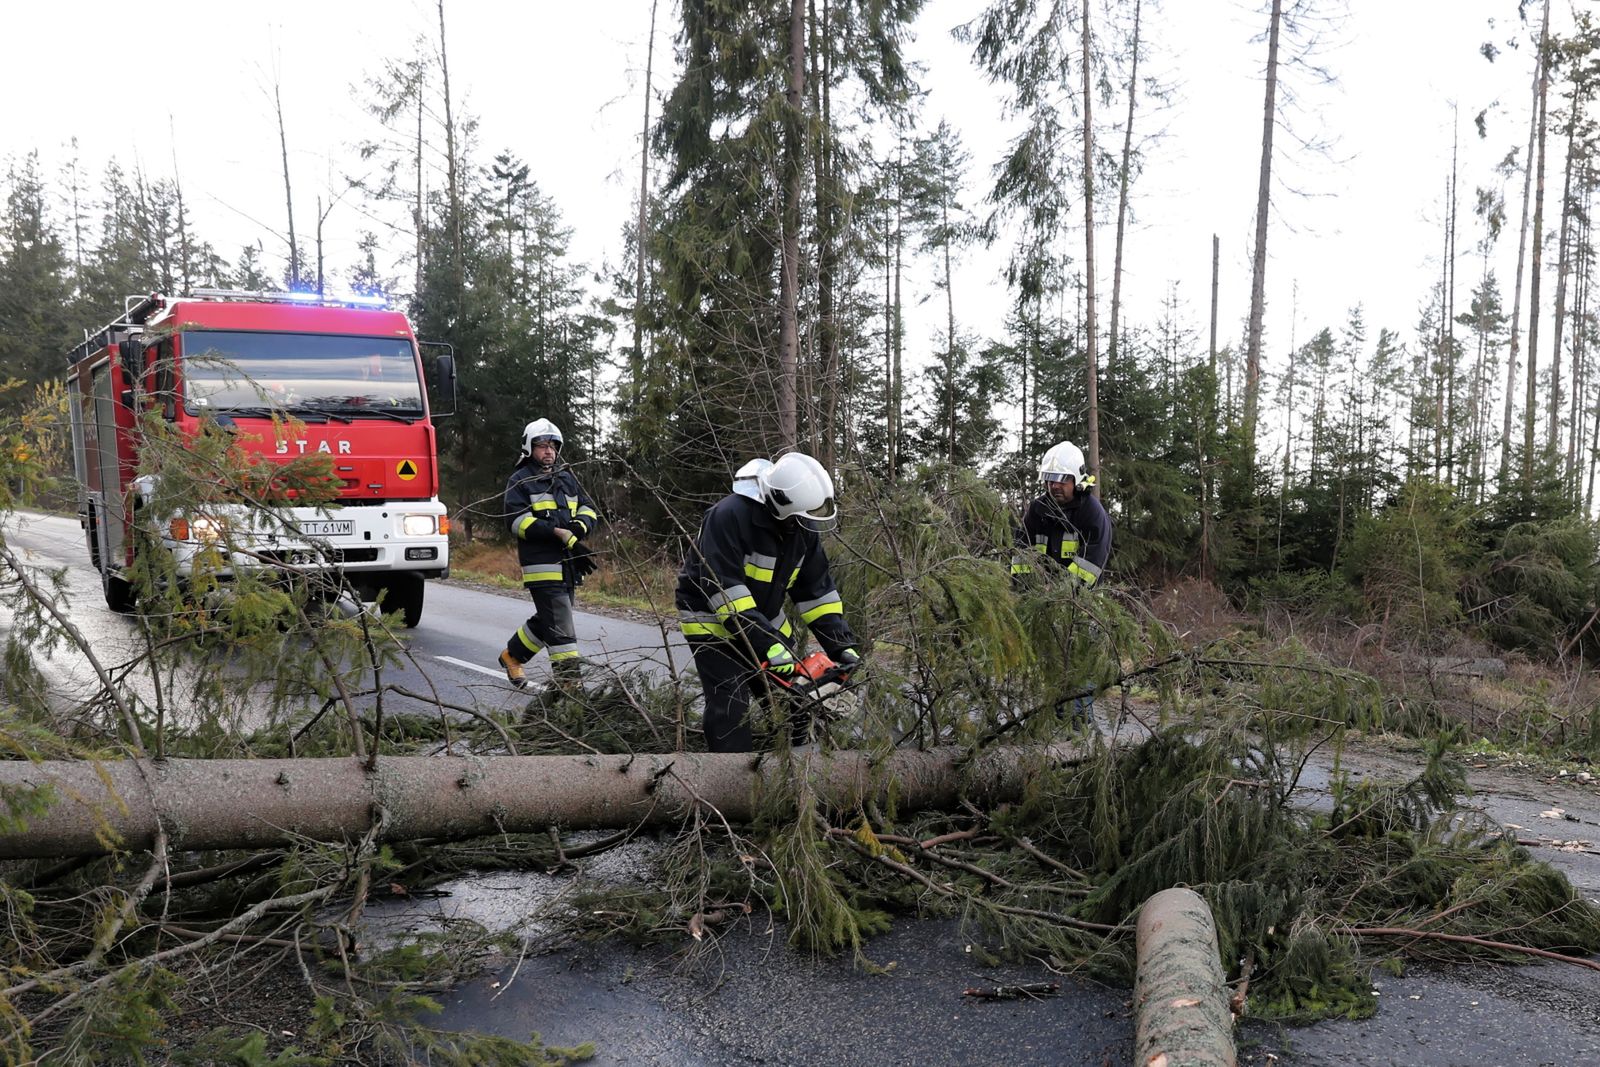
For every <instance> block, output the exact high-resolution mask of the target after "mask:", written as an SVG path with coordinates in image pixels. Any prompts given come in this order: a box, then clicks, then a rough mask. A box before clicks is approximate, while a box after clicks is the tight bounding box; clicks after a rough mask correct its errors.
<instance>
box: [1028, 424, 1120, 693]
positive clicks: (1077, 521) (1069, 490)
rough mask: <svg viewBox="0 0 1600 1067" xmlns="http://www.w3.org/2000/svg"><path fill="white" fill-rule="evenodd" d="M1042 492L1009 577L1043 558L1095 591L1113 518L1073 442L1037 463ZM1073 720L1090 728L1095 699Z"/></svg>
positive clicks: (1064, 443) (1108, 553)
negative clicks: (1101, 499) (1098, 495)
mask: <svg viewBox="0 0 1600 1067" xmlns="http://www.w3.org/2000/svg"><path fill="white" fill-rule="evenodd" d="M1039 477H1040V479H1041V480H1042V481H1043V483H1044V492H1043V493H1042V494H1041V495H1040V496H1037V497H1035V498H1034V499H1033V500H1032V501H1031V502H1030V503H1029V504H1028V509H1027V511H1025V512H1024V513H1023V516H1022V526H1021V527H1020V528H1018V530H1017V547H1018V549H1019V552H1020V555H1019V557H1018V559H1017V560H1016V561H1015V562H1014V563H1013V564H1012V565H1011V572H1012V574H1014V575H1016V574H1028V573H1031V572H1032V571H1033V561H1034V560H1035V559H1036V558H1037V557H1039V556H1043V557H1044V559H1045V560H1048V561H1049V562H1048V563H1047V564H1046V565H1047V566H1049V567H1052V568H1061V569H1062V570H1064V571H1065V572H1066V574H1067V576H1068V580H1069V581H1071V582H1073V583H1074V584H1076V585H1079V586H1081V587H1083V588H1089V587H1092V586H1094V584H1095V583H1096V582H1098V581H1099V580H1100V576H1101V574H1102V573H1103V572H1104V570H1105V565H1106V560H1107V559H1109V558H1110V556H1111V518H1110V516H1108V515H1107V514H1106V509H1105V507H1104V506H1103V505H1102V504H1101V503H1100V499H1099V498H1098V497H1096V496H1095V495H1094V493H1093V492H1091V490H1092V489H1093V487H1094V482H1095V477H1094V475H1093V474H1090V473H1088V470H1087V466H1086V464H1085V463H1084V459H1083V450H1082V449H1081V448H1079V447H1078V446H1077V445H1075V444H1073V443H1072V442H1071V441H1062V442H1061V443H1060V444H1058V445H1055V446H1053V447H1052V448H1051V449H1050V450H1049V451H1048V452H1046V453H1045V454H1044V456H1043V458H1041V459H1040V460H1039ZM1073 704H1074V712H1075V717H1076V718H1077V719H1079V720H1081V721H1083V722H1084V723H1086V724H1088V723H1092V721H1093V714H1094V697H1093V695H1092V694H1091V695H1089V696H1083V697H1079V698H1078V699H1076V700H1075V701H1073Z"/></svg>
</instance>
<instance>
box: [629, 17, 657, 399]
mask: <svg viewBox="0 0 1600 1067" xmlns="http://www.w3.org/2000/svg"><path fill="white" fill-rule="evenodd" d="M656 6H657V5H656V0H650V40H649V41H648V42H647V43H646V45H645V53H644V123H643V127H642V129H641V130H640V133H639V223H638V230H637V231H636V233H635V237H634V243H635V245H636V246H637V247H636V251H637V252H638V263H637V264H636V266H635V269H634V277H633V351H632V353H630V355H629V357H628V358H629V365H628V370H629V373H630V374H631V376H632V381H631V382H630V383H629V386H628V388H629V391H630V393H631V395H632V398H633V403H634V404H638V402H639V397H640V396H641V395H642V394H643V388H642V385H643V382H644V286H645V277H644V265H645V253H646V249H647V248H648V247H649V232H650V90H651V81H650V79H651V75H652V73H653V72H654V70H655V60H656Z"/></svg>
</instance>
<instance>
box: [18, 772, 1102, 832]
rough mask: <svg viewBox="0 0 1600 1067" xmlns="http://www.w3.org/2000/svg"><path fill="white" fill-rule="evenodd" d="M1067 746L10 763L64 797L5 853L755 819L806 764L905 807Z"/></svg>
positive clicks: (1015, 786) (1004, 789)
mask: <svg viewBox="0 0 1600 1067" xmlns="http://www.w3.org/2000/svg"><path fill="white" fill-rule="evenodd" d="M1073 754H1074V751H1073V750H1071V749H1069V748H1066V747H1060V748H1051V749H1043V748H995V749H993V750H991V751H989V752H986V753H983V754H981V755H979V756H977V757H973V756H972V755H971V753H970V752H969V751H968V750H966V749H962V748H955V747H949V748H939V749H933V750H930V751H926V752H921V751H915V750H896V751H894V752H892V753H889V754H888V755H887V756H885V757H883V758H881V759H878V760H877V761H874V759H873V757H872V756H871V755H870V754H867V753H862V752H836V753H832V754H829V755H814V756H808V757H803V758H800V759H796V760H793V761H785V760H778V759H775V758H773V757H770V756H769V757H766V758H759V759H758V758H757V757H755V756H752V755H750V754H748V753H688V752H680V753H673V754H670V755H633V756H623V755H590V756H493V757H467V758H458V757H448V756H447V757H428V756H396V757H380V758H379V759H378V760H377V761H376V766H375V767H374V768H373V769H372V770H371V771H368V770H367V769H366V768H365V766H364V765H363V764H362V763H361V762H360V761H358V760H356V759H351V758H340V759H281V760H265V759H245V760H181V759H169V760H122V761H114V762H105V763H95V762H88V761H83V762H77V761H46V762H42V763H29V762H25V761H20V760H16V761H0V795H4V794H9V793H10V792H11V791H13V790H17V789H27V788H40V787H44V788H47V789H49V790H50V792H51V794H52V795H53V797H54V803H52V804H51V805H50V807H49V809H48V810H47V811H46V812H45V813H44V814H42V815H39V816H36V817H31V818H29V819H28V825H27V827H26V828H25V829H22V830H18V831H10V832H5V833H0V859H21V858H39V857H55V856H79V855H95V854H100V853H105V852H109V851H111V850H112V849H113V848H117V847H120V848H126V849H134V850H148V849H149V848H150V847H151V846H152V844H153V843H154V842H155V840H156V836H157V834H158V833H160V832H163V831H164V832H165V833H166V835H167V839H168V842H169V847H170V848H171V849H172V850H173V851H179V850H183V851H196V850H202V849H239V848H266V847H272V846H278V845H284V844H287V843H289V842H291V841H296V840H306V839H310V840H316V841H338V840H343V839H346V838H351V837H356V836H359V835H361V834H362V833H364V832H365V831H367V830H368V829H369V828H370V827H371V826H372V825H373V823H374V821H375V816H376V813H377V812H378V811H379V810H380V809H381V810H382V811H383V812H384V814H385V816H386V817H387V820H388V821H387V825H386V826H385V828H384V831H383V840H389V841H399V840H407V839H413V838H420V837H471V836H476V835H481V834H494V833H536V832H543V831H544V830H545V829H546V828H548V827H550V826H560V827H563V828H566V829H569V830H580V829H614V828H622V827H628V826H638V825H648V824H652V823H653V824H673V823H676V822H678V821H681V819H682V818H683V816H684V815H685V813H686V812H688V811H690V810H691V809H693V808H695V807H697V806H699V807H712V808H715V809H717V810H718V811H719V812H721V814H722V815H723V817H724V818H726V819H727V820H728V821H730V822H735V823H738V822H748V821H749V820H750V819H751V818H752V817H753V816H754V814H755V810H756V805H757V797H758V795H759V794H760V792H761V789H760V788H759V787H760V786H762V785H763V784H764V783H773V784H775V783H781V782H786V781H787V780H788V779H789V777H790V776H792V775H796V774H800V775H804V776H805V777H806V779H807V781H808V782H809V783H810V785H811V787H812V788H813V789H814V790H815V792H816V794H817V795H818V796H819V797H820V798H821V800H822V801H823V802H824V803H826V804H830V805H833V806H835V807H841V808H856V807H859V806H860V805H861V804H862V803H863V802H865V801H879V802H885V801H886V800H887V798H888V794H889V791H890V786H891V783H892V784H893V790H894V803H895V804H896V806H897V807H898V808H899V809H900V810H902V811H911V810H916V809H921V808H938V807H945V806H949V805H952V804H954V803H955V801H956V799H957V798H958V797H961V796H970V797H974V798H978V799H983V800H987V801H990V802H994V801H1000V800H1005V799H1009V798H1014V797H1016V796H1018V795H1019V794H1020V793H1021V790H1022V786H1023V783H1024V781H1025V780H1026V778H1027V776H1028V773H1029V770H1030V768H1032V767H1036V766H1038V765H1039V764H1040V763H1041V762H1042V761H1045V760H1050V759H1062V758H1069V757H1071V756H1072V755H1073Z"/></svg>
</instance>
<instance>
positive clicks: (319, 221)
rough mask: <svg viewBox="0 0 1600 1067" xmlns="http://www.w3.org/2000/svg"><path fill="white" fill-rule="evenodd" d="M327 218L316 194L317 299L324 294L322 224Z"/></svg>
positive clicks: (330, 206)
mask: <svg viewBox="0 0 1600 1067" xmlns="http://www.w3.org/2000/svg"><path fill="white" fill-rule="evenodd" d="M328 210H329V211H332V210H333V205H332V204H329V205H328ZM327 217H328V216H327V214H326V213H324V212H323V210H322V194H320V193H319V194H317V295H318V296H319V297H320V296H322V295H323V293H324V290H323V284H322V223H323V221H324V220H325V219H326V218H327Z"/></svg>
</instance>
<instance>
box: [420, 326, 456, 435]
mask: <svg viewBox="0 0 1600 1067" xmlns="http://www.w3.org/2000/svg"><path fill="white" fill-rule="evenodd" d="M417 347H418V348H424V349H427V348H436V349H438V350H439V353H438V355H436V356H434V359H433V392H434V405H433V407H432V411H431V413H432V416H433V417H434V418H436V419H442V418H444V417H445V416H447V415H454V414H455V413H456V356H455V349H454V348H453V347H452V346H450V345H448V344H446V343H445V342H443V341H418V342H417ZM446 397H448V398H449V399H448V401H446ZM447 404H448V406H446V405H447ZM441 408H444V410H442V411H441V410H440V409H441Z"/></svg>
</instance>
